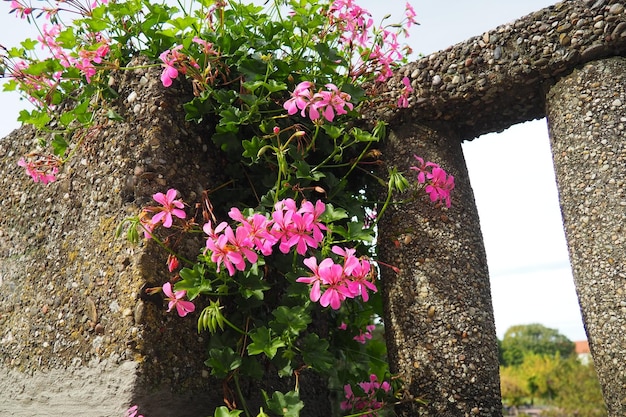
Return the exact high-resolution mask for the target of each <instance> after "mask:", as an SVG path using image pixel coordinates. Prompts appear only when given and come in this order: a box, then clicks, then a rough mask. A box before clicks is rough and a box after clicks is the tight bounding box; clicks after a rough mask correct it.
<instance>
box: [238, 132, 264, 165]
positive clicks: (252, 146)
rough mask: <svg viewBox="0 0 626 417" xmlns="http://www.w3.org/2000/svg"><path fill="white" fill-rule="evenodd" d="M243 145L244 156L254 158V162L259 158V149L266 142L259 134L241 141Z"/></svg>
mask: <svg viewBox="0 0 626 417" xmlns="http://www.w3.org/2000/svg"><path fill="white" fill-rule="evenodd" d="M241 145H242V146H243V149H244V151H243V156H244V157H245V158H250V159H252V162H256V161H258V160H259V151H260V150H261V148H262V147H263V146H264V144H263V142H261V139H259V138H258V136H255V137H253V138H252V139H251V140H244V141H243V142H241Z"/></svg>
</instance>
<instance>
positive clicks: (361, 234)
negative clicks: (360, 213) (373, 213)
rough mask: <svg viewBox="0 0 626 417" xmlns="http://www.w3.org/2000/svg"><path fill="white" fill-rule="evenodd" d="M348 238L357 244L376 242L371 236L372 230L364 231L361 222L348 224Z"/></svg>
mask: <svg viewBox="0 0 626 417" xmlns="http://www.w3.org/2000/svg"><path fill="white" fill-rule="evenodd" d="M347 238H348V239H349V240H353V241H357V242H371V241H373V240H374V237H373V236H372V234H371V230H370V229H364V228H363V223H360V222H351V223H348V236H347Z"/></svg>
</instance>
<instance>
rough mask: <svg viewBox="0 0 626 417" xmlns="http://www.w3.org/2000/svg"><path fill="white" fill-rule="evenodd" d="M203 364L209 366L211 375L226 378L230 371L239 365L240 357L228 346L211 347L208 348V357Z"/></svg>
mask: <svg viewBox="0 0 626 417" xmlns="http://www.w3.org/2000/svg"><path fill="white" fill-rule="evenodd" d="M204 364H205V365H206V366H208V367H209V368H211V375H215V376H216V377H218V378H226V376H227V375H228V374H229V373H230V372H231V371H234V370H235V369H237V368H239V367H240V366H241V357H240V356H239V355H237V354H236V353H235V352H234V351H233V350H232V349H231V348H229V347H223V348H213V349H211V350H209V359H207V360H206V361H204Z"/></svg>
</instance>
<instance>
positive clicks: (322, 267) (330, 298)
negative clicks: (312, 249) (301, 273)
mask: <svg viewBox="0 0 626 417" xmlns="http://www.w3.org/2000/svg"><path fill="white" fill-rule="evenodd" d="M304 264H305V265H306V266H307V267H309V269H310V270H311V271H312V272H313V276H308V277H299V278H298V279H296V282H302V283H305V284H313V285H312V286H311V292H310V298H311V301H313V302H317V301H319V303H320V305H321V306H322V307H328V306H330V307H331V308H332V309H333V310H337V309H339V307H341V303H342V302H343V301H344V300H345V299H346V298H352V293H351V292H350V290H349V289H348V287H347V284H346V276H345V274H344V273H343V267H342V266H341V265H338V264H336V263H334V262H333V260H332V259H331V258H326V259H324V260H323V261H322V262H320V264H319V265H317V260H316V259H315V257H311V258H307V259H305V260H304ZM322 286H323V287H322ZM322 289H323V290H324V292H323V293H322Z"/></svg>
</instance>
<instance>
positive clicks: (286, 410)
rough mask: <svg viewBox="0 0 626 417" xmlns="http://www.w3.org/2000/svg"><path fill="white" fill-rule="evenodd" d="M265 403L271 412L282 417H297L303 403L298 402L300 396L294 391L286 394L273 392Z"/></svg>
mask: <svg viewBox="0 0 626 417" xmlns="http://www.w3.org/2000/svg"><path fill="white" fill-rule="evenodd" d="M266 402H267V406H268V408H269V409H270V410H271V411H273V412H274V413H276V414H278V415H279V416H284V417H298V416H299V415H300V410H302V408H304V403H303V402H302V401H300V394H298V393H297V392H295V391H289V392H288V393H287V394H283V393H282V392H279V391H275V392H274V393H273V394H272V398H270V399H268V400H267V401H266Z"/></svg>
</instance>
